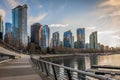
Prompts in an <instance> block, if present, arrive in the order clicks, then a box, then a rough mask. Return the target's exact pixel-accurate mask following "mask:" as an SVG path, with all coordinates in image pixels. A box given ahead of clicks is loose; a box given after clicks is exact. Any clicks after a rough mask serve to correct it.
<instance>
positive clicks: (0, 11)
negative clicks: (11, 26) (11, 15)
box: [0, 9, 6, 18]
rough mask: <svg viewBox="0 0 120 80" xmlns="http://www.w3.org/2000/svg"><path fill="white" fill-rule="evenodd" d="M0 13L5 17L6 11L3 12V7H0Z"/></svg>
mask: <svg viewBox="0 0 120 80" xmlns="http://www.w3.org/2000/svg"><path fill="white" fill-rule="evenodd" d="M0 15H1V16H2V17H3V18H5V16H6V12H5V10H4V9H0Z"/></svg>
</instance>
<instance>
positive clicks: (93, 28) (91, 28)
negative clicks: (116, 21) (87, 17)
mask: <svg viewBox="0 0 120 80" xmlns="http://www.w3.org/2000/svg"><path fill="white" fill-rule="evenodd" d="M86 29H87V30H95V29H96V27H86Z"/></svg>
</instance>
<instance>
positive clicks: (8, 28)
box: [5, 22, 12, 34]
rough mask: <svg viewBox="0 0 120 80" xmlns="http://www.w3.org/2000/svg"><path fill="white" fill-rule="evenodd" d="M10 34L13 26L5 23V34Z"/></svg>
mask: <svg viewBox="0 0 120 80" xmlns="http://www.w3.org/2000/svg"><path fill="white" fill-rule="evenodd" d="M8 32H12V24H11V23H9V22H7V23H5V34H7V33H8Z"/></svg>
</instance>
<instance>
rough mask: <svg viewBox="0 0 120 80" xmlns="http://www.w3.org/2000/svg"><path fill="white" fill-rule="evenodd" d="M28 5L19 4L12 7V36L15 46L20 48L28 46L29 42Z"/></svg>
mask: <svg viewBox="0 0 120 80" xmlns="http://www.w3.org/2000/svg"><path fill="white" fill-rule="evenodd" d="M27 8H28V7H27V5H26V4H25V5H23V6H21V5H19V6H17V7H16V8H14V9H12V25H13V26H12V27H13V29H12V31H13V32H12V36H13V44H14V45H13V46H15V47H16V48H18V49H22V48H23V47H26V46H27V44H28V41H27V40H28V39H27V36H28V35H27Z"/></svg>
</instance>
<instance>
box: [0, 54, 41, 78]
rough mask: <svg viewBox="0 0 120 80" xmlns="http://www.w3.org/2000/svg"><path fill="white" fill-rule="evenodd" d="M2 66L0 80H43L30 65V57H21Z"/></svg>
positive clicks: (0, 67)
mask: <svg viewBox="0 0 120 80" xmlns="http://www.w3.org/2000/svg"><path fill="white" fill-rule="evenodd" d="M21 57H22V58H21V59H15V60H11V61H8V62H6V63H2V64H0V80H42V79H41V77H40V76H39V75H38V74H37V73H36V72H35V71H34V70H33V68H32V65H31V64H30V63H29V56H23V55H22V56H21Z"/></svg>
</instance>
